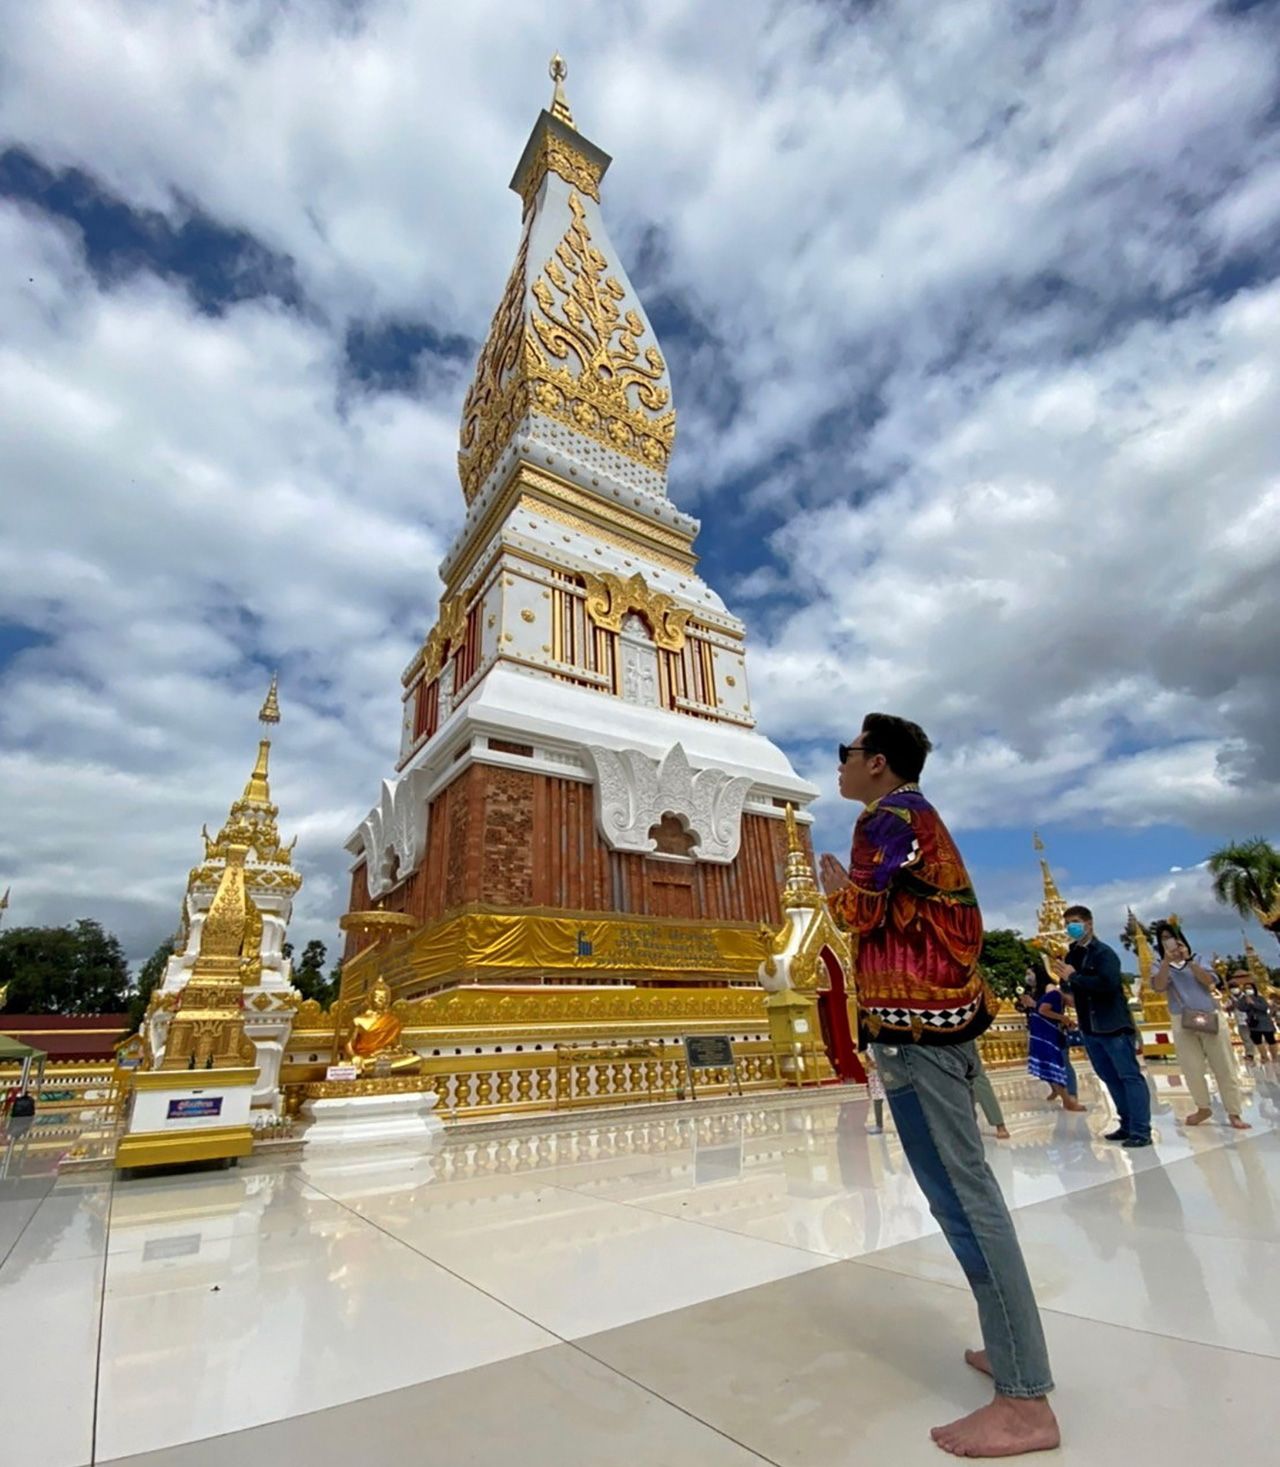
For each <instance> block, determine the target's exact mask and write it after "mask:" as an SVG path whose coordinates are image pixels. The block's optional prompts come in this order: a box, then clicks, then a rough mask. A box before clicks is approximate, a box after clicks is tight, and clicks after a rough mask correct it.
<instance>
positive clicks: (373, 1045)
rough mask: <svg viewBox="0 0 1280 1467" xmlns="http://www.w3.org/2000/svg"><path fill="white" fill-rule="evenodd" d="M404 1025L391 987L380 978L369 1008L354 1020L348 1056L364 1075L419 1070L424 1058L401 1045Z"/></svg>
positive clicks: (394, 1073)
mask: <svg viewBox="0 0 1280 1467" xmlns="http://www.w3.org/2000/svg"><path fill="white" fill-rule="evenodd" d="M403 1028H404V1025H403V1024H402V1023H401V1022H400V1020H399V1019H397V1018H396V1016H395V1015H394V1014H393V1013H392V1012H391V990H390V989H389V988H388V987H387V985H386V984H385V983H384V982H383V981H382V979H381V978H379V979H378V980H377V981H376V982H375V983H374V985H373V987H372V988H371V989H370V990H369V1007H368V1008H367V1009H365V1011H364V1012H363V1013H361V1014H357V1015H356V1016H355V1018H354V1019H352V1021H351V1034H350V1037H349V1038H348V1039H347V1043H346V1051H347V1058H348V1059H349V1060H350V1061H351V1063H352V1064H353V1065H355V1066H356V1067H357V1068H358V1069H359V1071H360V1073H361V1075H362V1076H363V1075H372V1074H377V1073H384V1074H389V1075H402V1074H404V1073H405V1072H406V1071H409V1070H416V1069H418V1068H419V1067H420V1066H421V1064H422V1057H421V1056H420V1055H416V1054H414V1052H413V1051H412V1050H411V1049H405V1048H404V1047H403V1046H402V1045H401V1044H400V1031H401V1030H402V1029H403Z"/></svg>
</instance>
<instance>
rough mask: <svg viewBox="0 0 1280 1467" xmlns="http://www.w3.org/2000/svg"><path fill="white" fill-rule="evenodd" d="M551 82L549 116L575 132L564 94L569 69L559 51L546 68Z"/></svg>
mask: <svg viewBox="0 0 1280 1467" xmlns="http://www.w3.org/2000/svg"><path fill="white" fill-rule="evenodd" d="M547 70H548V72H549V73H550V75H551V80H552V81H553V82H555V84H556V89H555V91H554V93H553V94H552V97H551V108H550V111H551V115H552V117H554V118H556V119H557V121H559V122H563V123H564V125H565V126H566V127H571V128H573V130H574V132H577V130H578V128H577V124H576V123H575V122H574V120H573V113H572V112H570V111H569V99H568V97H566V96H565V94H564V79H565V77H567V76H568V75H569V68H568V67H567V66H566V65H565V62H564V57H563V56H561V54H560V53H559V51H557V52H556V54H555V55H554V56H553V57H552V58H551V65H550V66H549V67H548V68H547Z"/></svg>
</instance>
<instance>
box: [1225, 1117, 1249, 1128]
mask: <svg viewBox="0 0 1280 1467" xmlns="http://www.w3.org/2000/svg"><path fill="white" fill-rule="evenodd" d="M1227 1119H1228V1120H1229V1121H1230V1122H1231V1129H1232V1130H1233V1131H1252V1130H1253V1127H1252V1126H1251V1125H1250V1124H1249V1122H1248V1121H1242V1120H1241V1119H1240V1117H1239V1116H1228V1117H1227Z"/></svg>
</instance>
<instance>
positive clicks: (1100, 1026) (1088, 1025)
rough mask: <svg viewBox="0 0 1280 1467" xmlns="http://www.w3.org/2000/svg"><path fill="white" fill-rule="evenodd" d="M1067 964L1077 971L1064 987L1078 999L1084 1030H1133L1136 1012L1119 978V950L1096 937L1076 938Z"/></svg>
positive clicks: (1095, 1032) (1120, 1032) (1097, 1032)
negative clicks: (1133, 1010)
mask: <svg viewBox="0 0 1280 1467" xmlns="http://www.w3.org/2000/svg"><path fill="white" fill-rule="evenodd" d="M1067 966H1068V967H1070V968H1074V969H1075V970H1076V972H1075V977H1074V978H1072V979H1070V981H1069V982H1067V983H1064V984H1063V988H1065V989H1066V991H1067V992H1068V993H1070V995H1071V997H1072V998H1073V999H1074V1000H1075V1005H1076V1013H1077V1015H1078V1016H1079V1019H1080V1028H1081V1030H1082V1031H1083V1032H1084V1033H1085V1034H1123V1033H1126V1032H1127V1033H1129V1034H1132V1033H1133V1032H1134V1023H1133V1015H1132V1014H1131V1013H1130V1012H1129V1002H1128V1000H1127V999H1126V998H1125V993H1124V985H1123V984H1122V982H1121V981H1120V957H1119V955H1118V954H1117V952H1116V950H1115V949H1114V948H1110V947H1108V946H1107V945H1106V943H1105V942H1099V941H1098V939H1097V938H1096V937H1095V938H1094V939H1093V941H1092V942H1089V943H1082V942H1077V943H1075V944H1073V945H1072V947H1071V950H1070V951H1069V952H1068V953H1067Z"/></svg>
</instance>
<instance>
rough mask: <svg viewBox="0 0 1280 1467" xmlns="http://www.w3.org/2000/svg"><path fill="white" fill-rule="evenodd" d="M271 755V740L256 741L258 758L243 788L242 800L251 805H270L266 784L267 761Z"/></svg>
mask: <svg viewBox="0 0 1280 1467" xmlns="http://www.w3.org/2000/svg"><path fill="white" fill-rule="evenodd" d="M270 753H271V740H270V739H259V740H258V758H257V760H256V762H255V763H254V766H253V773H252V774H251V775H250V776H249V778H248V781H247V782H246V784H245V787H244V795H243V798H244V799H246V800H248V801H249V803H250V804H253V805H269V804H270V803H271V787H270V785H269V784H268V783H267V760H268V758H269V756H270Z"/></svg>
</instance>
